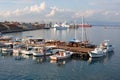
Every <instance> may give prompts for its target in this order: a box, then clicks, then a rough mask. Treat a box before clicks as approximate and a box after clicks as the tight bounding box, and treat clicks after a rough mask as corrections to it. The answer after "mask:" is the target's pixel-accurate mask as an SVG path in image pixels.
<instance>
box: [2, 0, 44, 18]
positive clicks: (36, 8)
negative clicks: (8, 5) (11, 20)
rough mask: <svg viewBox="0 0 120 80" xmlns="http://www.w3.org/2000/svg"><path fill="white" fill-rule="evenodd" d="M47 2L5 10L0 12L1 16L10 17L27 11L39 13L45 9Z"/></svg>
mask: <svg viewBox="0 0 120 80" xmlns="http://www.w3.org/2000/svg"><path fill="white" fill-rule="evenodd" d="M45 8H46V4H45V2H42V3H41V4H40V5H33V6H30V7H25V8H23V9H19V8H18V9H16V10H14V11H4V12H1V13H0V16H3V17H9V16H19V15H23V14H27V13H33V12H34V13H39V12H41V11H43V10H45Z"/></svg>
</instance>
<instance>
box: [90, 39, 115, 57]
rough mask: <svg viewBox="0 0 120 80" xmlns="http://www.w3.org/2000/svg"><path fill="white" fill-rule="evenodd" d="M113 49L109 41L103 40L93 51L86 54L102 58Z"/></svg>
mask: <svg viewBox="0 0 120 80" xmlns="http://www.w3.org/2000/svg"><path fill="white" fill-rule="evenodd" d="M113 49H114V48H113V47H112V45H111V44H110V42H109V40H105V41H104V42H102V43H101V44H100V46H98V47H97V48H95V49H94V50H93V51H90V52H88V54H89V56H90V57H102V56H104V55H106V53H108V52H111V51H113Z"/></svg>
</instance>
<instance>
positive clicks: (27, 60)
mask: <svg viewBox="0 0 120 80" xmlns="http://www.w3.org/2000/svg"><path fill="white" fill-rule="evenodd" d="M86 31H87V39H88V40H90V41H91V42H93V43H95V44H99V43H100V42H102V41H103V40H106V39H107V40H108V39H109V40H110V41H111V43H112V44H113V46H114V48H115V49H114V52H112V53H109V54H107V55H106V56H105V57H102V58H97V59H92V58H89V59H88V60H81V59H67V60H62V61H58V62H55V61H51V60H50V59H49V57H39V58H35V57H33V56H27V55H22V57H23V59H21V60H16V57H15V56H0V80H120V37H119V35H120V28H110V29H105V28H104V27H92V28H89V29H87V30H86ZM7 35H13V36H16V37H19V38H26V36H34V37H42V38H45V39H54V40H62V41H69V40H70V39H73V38H74V37H75V29H68V30H62V31H59V30H58V31H56V30H54V29H50V30H35V31H27V32H19V33H10V34H7ZM76 36H77V38H78V39H80V40H81V29H76Z"/></svg>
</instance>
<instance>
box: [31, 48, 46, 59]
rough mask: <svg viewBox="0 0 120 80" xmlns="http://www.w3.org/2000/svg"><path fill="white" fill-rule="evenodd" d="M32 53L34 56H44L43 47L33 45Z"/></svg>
mask: <svg viewBox="0 0 120 80" xmlns="http://www.w3.org/2000/svg"><path fill="white" fill-rule="evenodd" d="M32 54H33V56H35V57H39V56H44V55H45V53H44V49H43V47H33V50H32Z"/></svg>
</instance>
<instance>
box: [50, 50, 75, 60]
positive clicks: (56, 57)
mask: <svg viewBox="0 0 120 80" xmlns="http://www.w3.org/2000/svg"><path fill="white" fill-rule="evenodd" d="M72 54H73V52H70V51H65V50H63V49H57V50H56V53H55V54H54V55H52V56H50V59H51V60H61V59H66V58H69V57H71V55H72Z"/></svg>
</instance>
